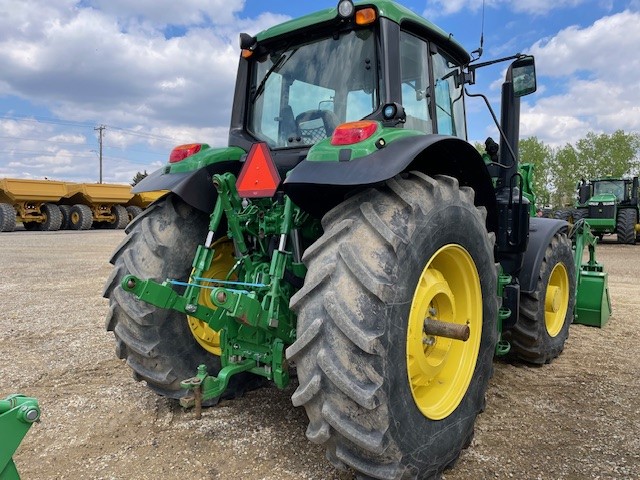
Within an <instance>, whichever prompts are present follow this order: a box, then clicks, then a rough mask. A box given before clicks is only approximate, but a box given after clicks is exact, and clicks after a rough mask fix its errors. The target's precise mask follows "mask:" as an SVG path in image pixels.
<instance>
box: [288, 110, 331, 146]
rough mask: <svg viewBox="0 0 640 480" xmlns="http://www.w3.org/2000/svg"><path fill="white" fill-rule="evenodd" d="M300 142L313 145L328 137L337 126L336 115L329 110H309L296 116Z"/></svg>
mask: <svg viewBox="0 0 640 480" xmlns="http://www.w3.org/2000/svg"><path fill="white" fill-rule="evenodd" d="M296 125H297V126H298V132H299V134H300V138H301V139H302V143H303V144H305V145H313V144H315V143H318V142H319V141H320V140H324V139H325V138H328V137H330V136H331V135H332V134H333V131H334V130H335V129H336V127H337V126H338V117H336V115H335V113H333V112H332V111H330V110H309V111H306V112H302V113H301V114H300V115H298V116H297V117H296Z"/></svg>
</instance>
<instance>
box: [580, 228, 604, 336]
mask: <svg viewBox="0 0 640 480" xmlns="http://www.w3.org/2000/svg"><path fill="white" fill-rule="evenodd" d="M571 236H572V240H573V245H574V252H575V257H574V258H575V262H576V272H578V282H577V288H576V309H575V316H574V320H573V323H580V324H583V325H590V326H593V327H604V326H605V324H606V323H607V321H608V320H609V317H610V316H611V298H610V297H609V284H608V274H607V272H605V271H604V268H603V266H602V264H600V263H598V262H597V261H596V249H595V246H596V243H597V239H596V237H594V236H593V234H592V233H591V228H590V224H589V223H587V222H586V221H585V220H580V221H578V222H577V223H575V224H574V225H573V229H572V231H571ZM585 247H588V249H589V260H588V261H587V262H586V263H583V259H582V257H583V252H584V248H585Z"/></svg>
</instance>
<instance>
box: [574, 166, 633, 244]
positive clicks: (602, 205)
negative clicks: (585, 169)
mask: <svg viewBox="0 0 640 480" xmlns="http://www.w3.org/2000/svg"><path fill="white" fill-rule="evenodd" d="M638 206H639V204H638V177H634V178H611V177H607V178H600V179H597V180H591V181H589V182H586V181H582V182H581V183H580V184H579V185H578V205H577V208H576V209H575V210H574V220H577V219H581V218H585V219H587V222H588V223H589V226H590V227H591V230H592V231H593V233H594V234H596V235H598V236H599V237H600V238H602V235H604V234H606V233H615V234H617V236H618V243H626V244H632V245H633V244H635V243H636V241H638V240H640V224H638V219H639V218H640V217H639V216H638Z"/></svg>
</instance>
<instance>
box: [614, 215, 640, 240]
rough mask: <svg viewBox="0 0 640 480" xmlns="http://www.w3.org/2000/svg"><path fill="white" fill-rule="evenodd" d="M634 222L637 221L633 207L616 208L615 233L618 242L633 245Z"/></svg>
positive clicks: (634, 236) (634, 234) (634, 238)
mask: <svg viewBox="0 0 640 480" xmlns="http://www.w3.org/2000/svg"><path fill="white" fill-rule="evenodd" d="M636 223H638V218H637V212H636V210H635V209H634V208H622V209H620V210H618V218H617V222H616V233H617V234H618V243H626V244H627V245H635V243H636Z"/></svg>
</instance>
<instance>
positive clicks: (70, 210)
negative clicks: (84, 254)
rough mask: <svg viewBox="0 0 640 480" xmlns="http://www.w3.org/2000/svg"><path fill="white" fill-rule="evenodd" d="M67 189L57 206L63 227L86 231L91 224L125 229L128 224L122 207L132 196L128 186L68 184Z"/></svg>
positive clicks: (125, 211) (127, 217) (124, 209)
mask: <svg viewBox="0 0 640 480" xmlns="http://www.w3.org/2000/svg"><path fill="white" fill-rule="evenodd" d="M67 190H68V193H67V196H66V197H65V198H63V199H61V201H60V205H59V207H60V210H61V211H62V213H63V216H64V217H65V222H64V225H63V226H64V227H65V228H69V229H71V230H88V229H90V228H91V226H92V225H95V226H97V227H106V228H124V227H126V226H127V223H129V214H128V212H127V209H126V207H125V204H127V202H129V201H130V200H131V198H132V197H133V194H132V193H131V186H130V185H124V184H123V185H119V184H108V183H67Z"/></svg>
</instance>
